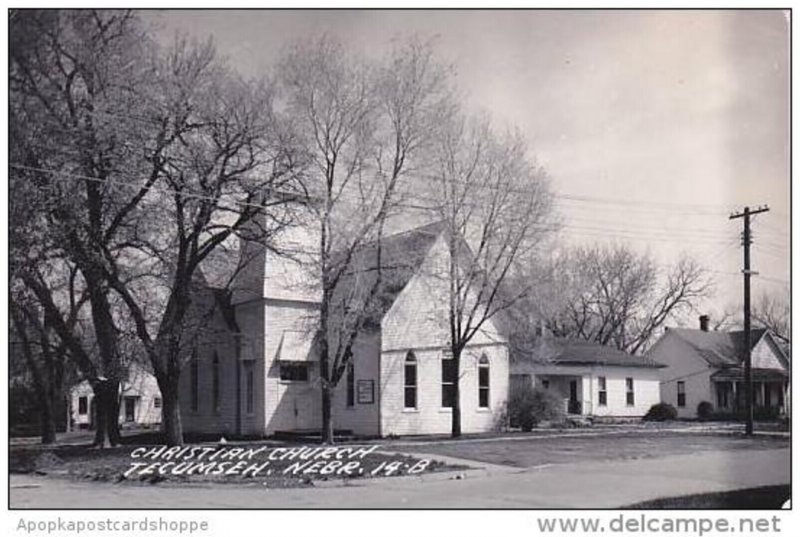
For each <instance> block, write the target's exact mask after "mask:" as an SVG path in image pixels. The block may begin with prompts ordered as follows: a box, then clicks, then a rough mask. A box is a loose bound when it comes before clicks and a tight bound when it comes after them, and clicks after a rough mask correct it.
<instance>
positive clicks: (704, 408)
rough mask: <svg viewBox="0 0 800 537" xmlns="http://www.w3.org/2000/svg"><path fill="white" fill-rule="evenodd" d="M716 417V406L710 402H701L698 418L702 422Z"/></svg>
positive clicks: (698, 408) (698, 407) (698, 406)
mask: <svg viewBox="0 0 800 537" xmlns="http://www.w3.org/2000/svg"><path fill="white" fill-rule="evenodd" d="M713 416H714V405H712V404H711V403H709V402H708V401H700V404H699V405H697V418H698V419H700V420H709V419H711V418H712V417H713Z"/></svg>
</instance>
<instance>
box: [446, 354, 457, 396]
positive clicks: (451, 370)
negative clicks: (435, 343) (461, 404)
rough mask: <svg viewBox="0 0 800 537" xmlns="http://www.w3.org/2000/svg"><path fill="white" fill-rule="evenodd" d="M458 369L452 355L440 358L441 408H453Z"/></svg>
mask: <svg viewBox="0 0 800 537" xmlns="http://www.w3.org/2000/svg"><path fill="white" fill-rule="evenodd" d="M457 379H458V368H457V367H456V361H455V359H454V358H453V355H452V354H450V353H449V352H448V353H445V355H444V356H442V408H453V406H454V405H455V401H456V380H457Z"/></svg>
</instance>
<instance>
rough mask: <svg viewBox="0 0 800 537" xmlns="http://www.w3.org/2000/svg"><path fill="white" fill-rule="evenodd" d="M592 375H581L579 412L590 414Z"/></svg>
mask: <svg viewBox="0 0 800 537" xmlns="http://www.w3.org/2000/svg"><path fill="white" fill-rule="evenodd" d="M592 403H593V400H592V375H591V373H590V374H588V375H583V376H582V377H581V414H582V415H584V416H586V415H591V414H592Z"/></svg>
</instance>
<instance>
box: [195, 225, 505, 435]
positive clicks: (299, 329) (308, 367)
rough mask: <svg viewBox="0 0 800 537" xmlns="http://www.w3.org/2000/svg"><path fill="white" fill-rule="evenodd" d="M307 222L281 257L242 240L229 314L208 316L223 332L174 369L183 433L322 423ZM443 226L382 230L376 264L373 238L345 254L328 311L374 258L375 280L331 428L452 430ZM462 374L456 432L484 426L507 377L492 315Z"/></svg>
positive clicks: (497, 410) (371, 272)
mask: <svg viewBox="0 0 800 537" xmlns="http://www.w3.org/2000/svg"><path fill="white" fill-rule="evenodd" d="M309 229H310V228H306V227H303V226H293V227H292V228H288V229H287V230H286V231H285V232H284V233H283V234H282V235H281V237H280V241H281V243H280V245H279V246H280V247H281V248H282V250H283V251H284V252H290V253H291V254H292V255H289V256H286V255H277V254H276V253H275V252H273V251H272V250H268V249H267V248H265V247H264V245H262V244H259V243H256V242H252V241H250V242H243V243H242V244H241V247H240V248H239V250H240V251H239V254H238V255H239V256H240V258H241V261H240V262H239V264H238V265H239V266H238V268H237V269H236V274H235V275H234V276H233V278H232V281H233V283H232V285H231V293H230V298H229V301H228V304H227V305H226V306H225V307H222V306H220V309H221V311H226V312H227V314H226V315H219V316H217V321H216V325H217V327H222V328H225V327H226V326H227V327H229V328H228V329H229V330H230V332H231V337H230V338H222V339H221V341H220V344H219V345H216V346H215V345H204V346H203V347H204V348H203V349H201V351H200V352H199V353H198V357H197V360H195V361H193V362H192V365H190V367H189V368H187V369H188V372H187V373H188V374H183V375H182V376H181V382H182V383H183V384H182V387H181V411H182V417H183V423H184V426H185V429H186V430H187V431H191V432H206V433H221V434H240V435H242V434H246V435H271V434H274V433H276V432H287V431H295V432H306V431H318V430H319V429H320V427H321V393H320V392H321V390H320V378H321V377H320V369H319V356H318V350H317V341H318V338H319V334H318V333H317V327H318V318H319V306H320V289H319V286H318V284H317V282H318V278H319V276H318V272H317V270H318V265H317V262H316V254H315V252H316V249H317V248H318V244H317V241H316V238H315V236H314V232H313V231H309ZM311 229H313V228H311ZM443 232H444V228H443V226H442V224H441V223H433V224H428V225H425V226H421V227H417V228H414V229H410V230H408V231H405V232H402V233H396V234H393V235H388V236H386V237H384V238H383V240H382V241H381V242H380V263H378V248H377V243H372V244H366V245H364V246H363V247H362V248H360V249H358V250H357V251H356V252H354V256H353V258H352V260H351V262H350V263H349V264H348V266H349V267H350V271H349V272H348V273H346V274H343V276H342V278H341V280H340V281H339V283H338V285H337V287H336V289H335V292H334V297H333V301H332V306H331V307H332V311H335V310H336V308H339V307H341V306H342V305H343V304H344V302H345V300H344V297H347V299H348V301H349V299H352V298H353V297H354V296H355V297H356V301H355V304H356V307H358V304H359V298H358V294H359V293H363V292H364V290H365V289H369V288H370V287H371V285H372V283H374V282H375V278H376V274H377V270H376V269H377V268H378V267H379V266H380V269H381V273H382V279H381V285H380V286H379V290H378V298H379V299H378V300H377V301H374V302H373V303H372V304H373V305H372V307H371V308H370V312H369V313H370V316H369V319H368V322H367V323H365V325H364V326H362V327H361V328H360V330H359V335H358V337H357V338H356V340H355V344H354V347H353V349H354V355H353V359H352V365H351V367H350V368H349V369H348V370H347V372H346V374H345V377H344V378H343V379H342V382H340V383H339V385H338V386H337V388H336V390H335V391H334V398H333V417H334V427H335V428H336V429H337V430H341V431H351V432H353V433H355V434H362V435H381V436H386V435H392V434H397V435H403V434H430V433H448V432H449V431H450V427H451V402H450V399H449V398H450V394H451V393H452V385H453V384H452V381H453V374H454V370H453V368H452V367H450V364H451V363H452V359H451V357H450V356H449V353H448V342H449V331H448V324H447V318H448V315H447V313H448V309H447V304H448V301H447V299H446V297H447V291H448V287H447V279H446V277H443V276H444V274H446V273H442V271H443V270H445V269H446V267H448V262H447V261H448V256H449V253H448V248H447V244H446V241H445V239H444V237H443ZM336 260H337V258H336V256H334V257H333V261H334V262H336ZM222 264H223V265H224V263H222ZM223 279H224V278H223ZM351 304H352V302H351ZM362 305H363V303H362ZM223 322H224V323H225V324H223ZM334 322H336V318H335V317H334ZM231 342H235V344H233V345H232V344H231ZM460 375H461V376H460V378H461V380H460V387H461V398H460V402H461V414H462V430H463V431H464V432H465V433H468V432H483V431H489V430H492V428H493V427H494V426H495V424H496V420H497V419H498V417H499V416H500V415H501V414H502V408H503V404H504V403H505V401H506V399H507V395H508V384H509V369H508V351H507V343H506V340H505V339H504V338H503V337H501V336H500V333H499V331H498V330H497V329H496V327H495V326H494V324H493V323H492V322H487V323H486V324H485V327H484V329H483V330H482V331H481V332H479V333H478V334H477V335H476V336H475V337H474V339H473V340H472V341H471V343H470V345H468V346H467V348H466V349H465V350H464V354H463V355H462V360H461V371H460Z"/></svg>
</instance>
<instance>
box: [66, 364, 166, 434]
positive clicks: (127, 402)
mask: <svg viewBox="0 0 800 537" xmlns="http://www.w3.org/2000/svg"><path fill="white" fill-rule="evenodd" d="M69 413H70V419H71V422H72V426H73V427H75V428H78V429H93V428H94V420H95V416H94V392H93V391H92V386H91V385H90V384H89V381H88V380H84V381H82V382H80V383H78V384H76V385H75V386H73V387H72V388H71V389H70V408H69ZM119 423H120V425H121V426H122V427H134V426H147V427H151V426H156V425H159V424H160V423H161V392H160V391H159V389H158V383H157V382H156V379H155V377H154V376H153V374H152V373H150V372H149V371H148V370H147V369H146V368H145V367H144V366H142V365H141V364H139V363H136V362H133V363H131V364H130V365H129V366H128V368H127V371H126V376H125V378H124V379H123V380H122V382H121V384H120V406H119Z"/></svg>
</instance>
